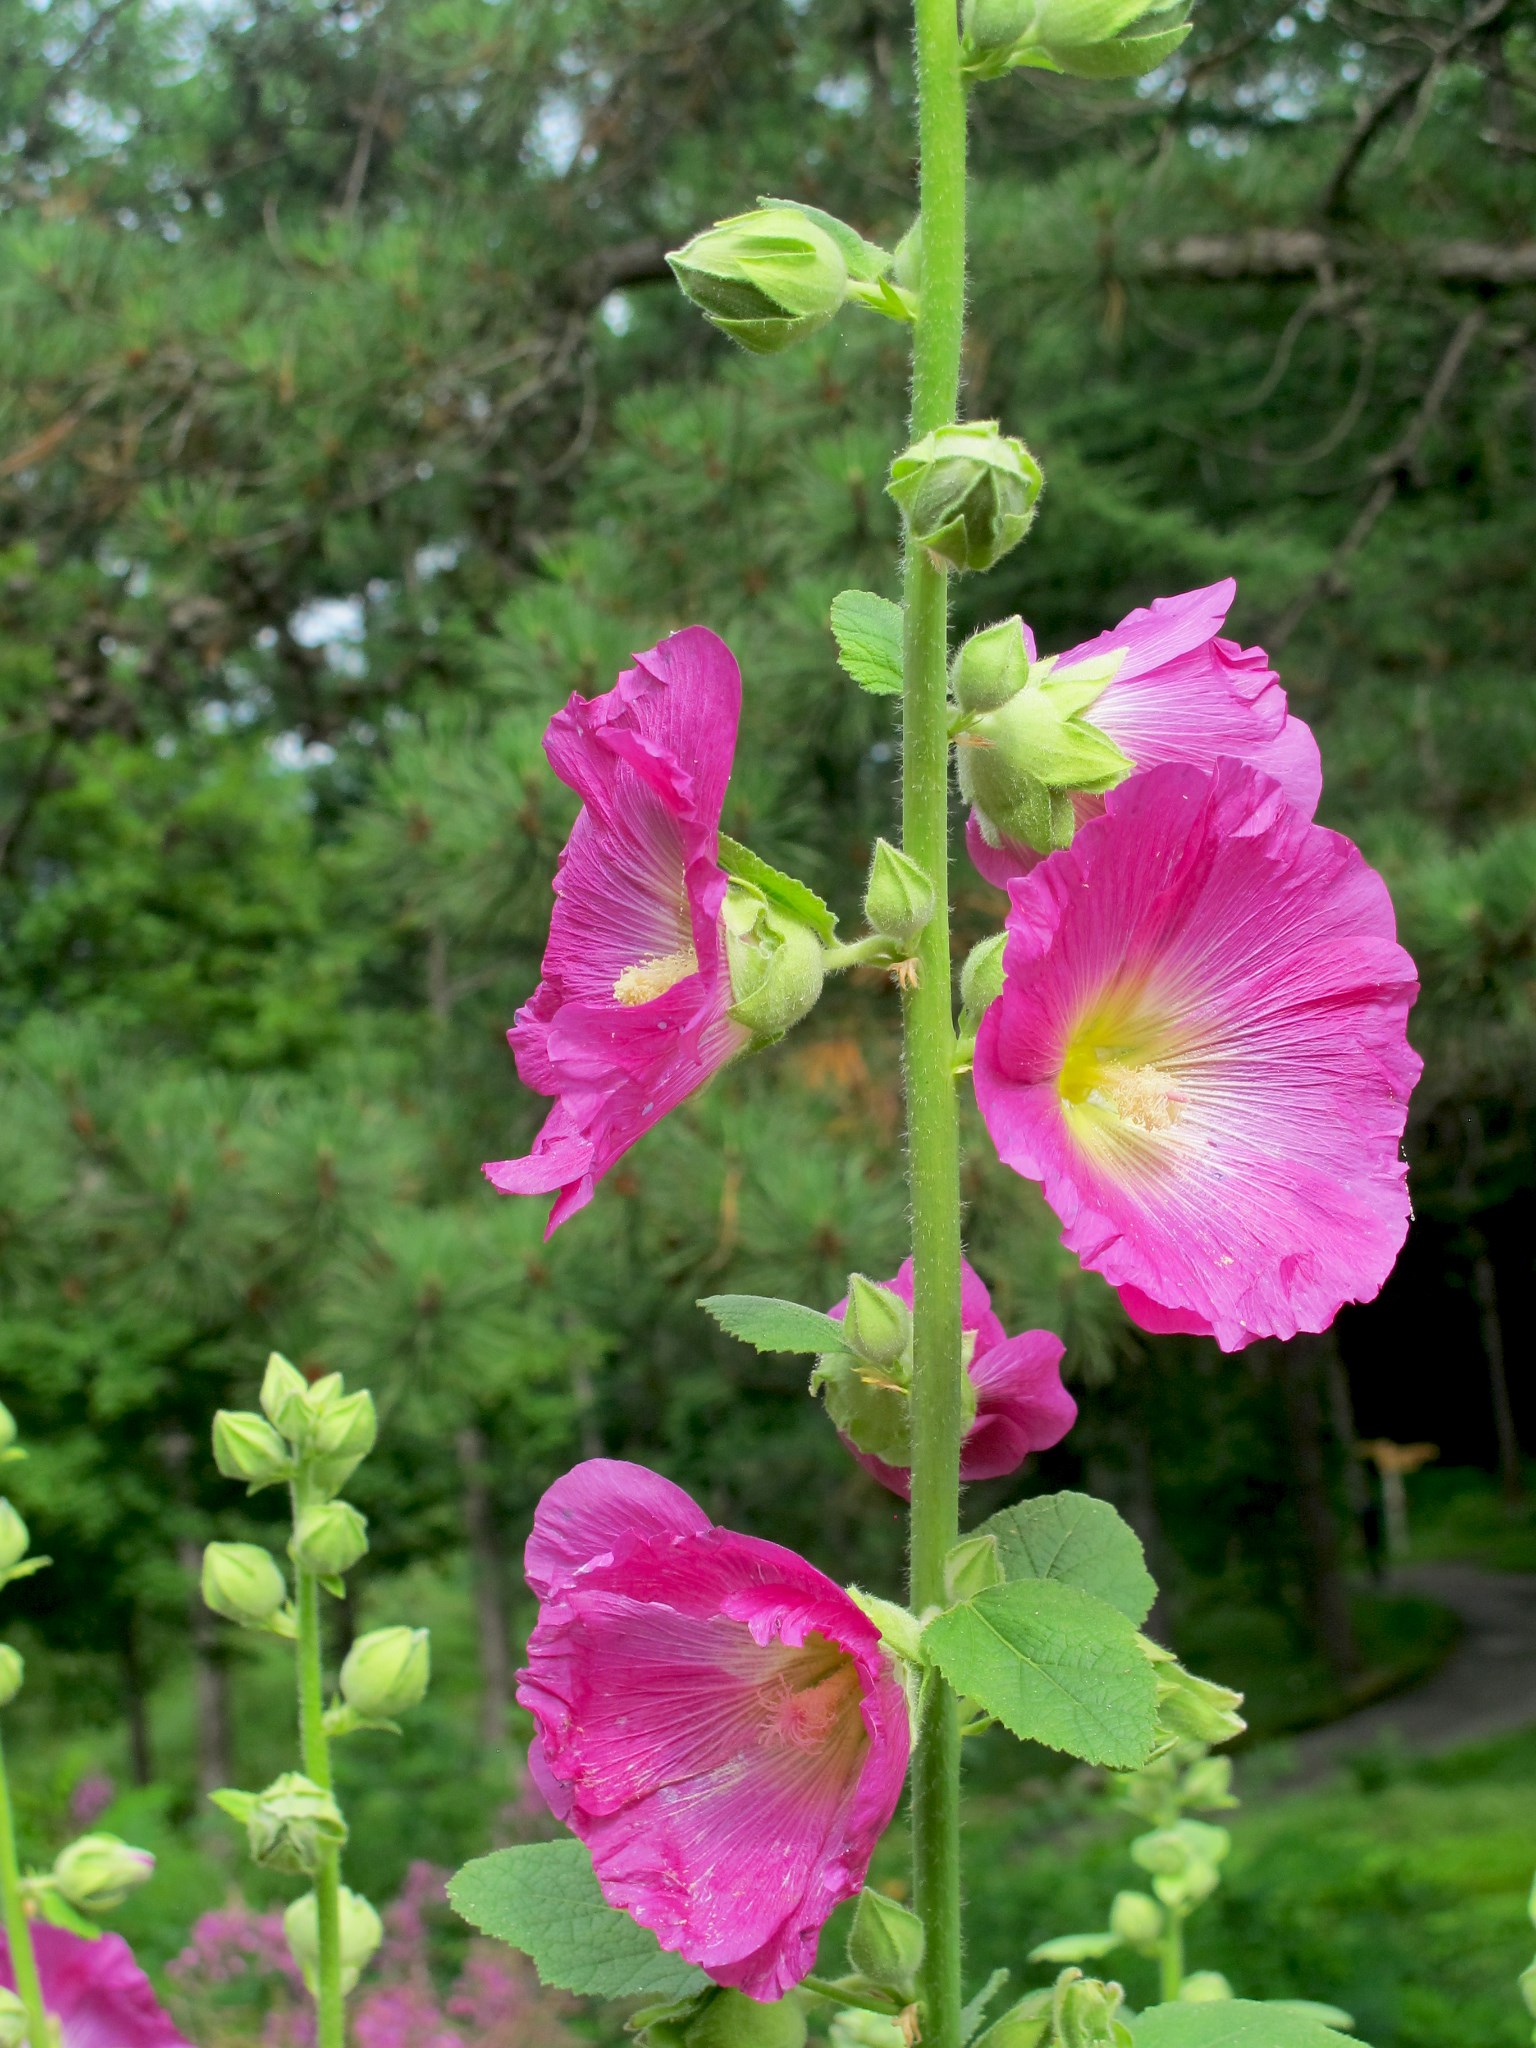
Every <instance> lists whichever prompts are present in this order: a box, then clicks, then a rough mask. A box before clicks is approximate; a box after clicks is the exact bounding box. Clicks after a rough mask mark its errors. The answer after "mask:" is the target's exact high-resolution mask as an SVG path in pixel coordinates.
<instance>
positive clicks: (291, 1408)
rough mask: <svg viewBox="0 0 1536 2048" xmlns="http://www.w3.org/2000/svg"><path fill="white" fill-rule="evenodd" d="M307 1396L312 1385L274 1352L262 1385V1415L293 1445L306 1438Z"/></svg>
mask: <svg viewBox="0 0 1536 2048" xmlns="http://www.w3.org/2000/svg"><path fill="white" fill-rule="evenodd" d="M308 1396H309V1382H308V1381H307V1380H306V1379H305V1377H304V1375H303V1374H302V1373H301V1372H296V1371H295V1370H294V1368H293V1367H292V1366H291V1365H290V1364H289V1363H288V1361H287V1359H286V1358H284V1357H283V1355H282V1353H281V1352H280V1351H274V1352H273V1353H272V1355H271V1357H270V1358H269V1359H268V1360H267V1370H266V1373H265V1375H264V1376H263V1378H262V1382H261V1406H262V1412H263V1413H264V1414H265V1415H266V1418H267V1420H268V1421H269V1422H270V1423H271V1424H272V1426H273V1428H274V1429H279V1430H281V1431H282V1433H283V1435H284V1436H285V1437H287V1439H288V1441H289V1442H290V1443H294V1442H296V1441H297V1440H298V1438H299V1437H300V1436H302V1435H303V1433H304V1430H305V1428H306V1426H307V1424H308V1419H309V1410H308Z"/></svg>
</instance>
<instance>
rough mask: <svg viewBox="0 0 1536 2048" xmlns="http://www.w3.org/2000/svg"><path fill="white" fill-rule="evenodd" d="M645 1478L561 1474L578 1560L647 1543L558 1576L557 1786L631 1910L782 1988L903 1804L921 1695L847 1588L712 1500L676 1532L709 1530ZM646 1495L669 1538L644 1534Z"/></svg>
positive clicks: (766, 1988) (772, 1990) (543, 1742)
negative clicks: (739, 1528) (907, 1687)
mask: <svg viewBox="0 0 1536 2048" xmlns="http://www.w3.org/2000/svg"><path fill="white" fill-rule="evenodd" d="M627 1469H631V1468H619V1467H611V1468H608V1469H607V1470H606V1471H602V1472H599V1473H597V1474H593V1475H589V1476H587V1477H583V1474H584V1473H585V1472H586V1470H587V1468H583V1467H578V1468H577V1472H576V1473H575V1474H572V1475H569V1476H568V1478H567V1479H566V1480H563V1481H561V1482H559V1484H560V1487H561V1488H564V1489H566V1490H567V1491H566V1495H565V1498H566V1499H567V1500H579V1501H580V1503H581V1506H580V1508H579V1510H578V1511H577V1512H576V1513H575V1514H573V1516H572V1519H571V1523H570V1524H569V1526H570V1527H571V1528H573V1529H574V1528H576V1527H578V1526H579V1527H580V1528H581V1531H582V1534H581V1537H580V1540H579V1541H578V1542H575V1543H573V1546H572V1550H573V1553H574V1551H576V1550H580V1549H582V1548H584V1547H585V1544H586V1542H587V1541H588V1540H589V1538H590V1539H594V1540H601V1541H604V1542H609V1541H610V1540H611V1539H612V1538H613V1536H614V1533H615V1524H616V1523H617V1524H618V1525H619V1527H621V1528H622V1529H623V1531H624V1532H625V1533H624V1534H622V1535H621V1536H620V1537H619V1540H618V1542H617V1543H616V1544H615V1546H614V1547H613V1548H612V1549H611V1550H610V1551H609V1552H608V1553H607V1554H606V1556H603V1557H597V1558H594V1559H592V1560H591V1561H589V1562H587V1563H586V1564H585V1566H584V1568H581V1569H578V1570H577V1571H576V1572H575V1573H574V1575H572V1576H569V1577H565V1578H564V1579H563V1581H562V1582H560V1583H559V1584H558V1585H557V1590H556V1591H555V1592H554V1594H553V1596H552V1597H550V1598H548V1599H546V1601H545V1603H544V1605H543V1607H542V1609H541V1612H540V1616H539V1622H538V1625H537V1627H536V1628H535V1630H534V1633H533V1636H532V1638H531V1640H530V1642H529V1646H528V1667H527V1669H526V1670H525V1671H523V1672H522V1673H520V1674H519V1683H518V1699H519V1701H520V1702H521V1703H522V1705H523V1706H524V1707H526V1708H527V1709H528V1711H529V1712H530V1713H531V1714H532V1715H533V1716H534V1719H535V1722H536V1724H537V1729H538V1733H537V1736H536V1739H535V1745H534V1751H535V1754H536V1756H537V1765H536V1768H537V1771H538V1776H539V1782H540V1784H541V1785H542V1786H544V1787H545V1788H546V1789H548V1788H550V1787H553V1788H554V1792H555V1795H556V1810H557V1811H558V1812H560V1814H561V1817H562V1818H564V1819H565V1820H566V1821H567V1822H568V1824H569V1825H570V1827H571V1828H572V1830H573V1831H574V1832H575V1833H576V1834H577V1835H578V1836H579V1837H580V1838H581V1840H582V1841H584V1842H585V1843H586V1844H587V1846H588V1848H589V1849H590V1850H591V1852H592V1860H593V1867H594V1869H595V1870H596V1872H597V1877H598V1882H599V1883H600V1885H601V1886H602V1890H603V1895H604V1897H605V1898H606V1899H607V1900H608V1901H609V1903H610V1904H611V1905H614V1906H617V1907H619V1908H621V1909H622V1910H624V1911H627V1912H629V1913H631V1914H632V1915H633V1917H634V1918H635V1919H636V1920H637V1921H638V1922H639V1923H640V1924H641V1925H642V1926H645V1927H649V1928H651V1929H652V1930H653V1931H654V1932H655V1934H656V1936H657V1938H658V1940H659V1941H660V1942H661V1944H662V1946H663V1947H664V1948H668V1949H671V1950H673V1951H675V1952H676V1953H678V1954H681V1955H683V1956H686V1957H687V1958H688V1960H689V1961H691V1962H695V1963H697V1964H699V1965H700V1966H701V1967H702V1968H703V1969H705V1970H706V1971H708V1973H709V1974H710V1975H711V1976H712V1977H713V1978H714V1979H715V1980H716V1981H717V1982H718V1983H722V1984H732V1985H735V1986H736V1987H737V1988H739V1989H740V1990H742V1991H744V1992H746V1993H747V1994H748V1996H750V1997H753V1998H758V1999H764V2000H768V1999H773V1998H777V1997H779V1996H780V1995H781V1994H782V1993H783V1992H784V1991H785V1990H787V1989H788V1988H789V1986H790V1985H791V1984H794V1983H796V1982H798V1981H799V1979H800V1978H801V1977H802V1976H804V1974H805V1973H806V1971H807V1970H808V1969H809V1968H810V1967H811V1964H812V1962H813V1960H814V1958H815V1950H816V1940H817V1936H818V1934H819V1932H820V1929H821V1927H822V1925H823V1924H824V1922H825V1921H826V1919H827V1916H828V1915H829V1914H830V1913H831V1912H832V1910H833V1908H834V1907H835V1906H836V1905H838V1904H839V1903H840V1901H842V1900H843V1899H845V1898H848V1897H851V1896H852V1895H853V1894H854V1893H855V1892H856V1891H857V1890H858V1889H859V1887H860V1885H861V1884H862V1882H863V1879H864V1874H865V1871H866V1870H867V1868H868V1864H869V1858H870V1854H871V1853H872V1851H873V1848H874V1844H875V1842H876V1840H877V1839H878V1837H879V1835H880V1833H881V1832H882V1830H883V1829H884V1828H885V1826H886V1825H887V1823H888V1822H889V1820H890V1817H891V1814H892V1813H893V1811H894V1810H895V1806H896V1801H897V1799H898V1798H899V1796H900V1792H901V1785H902V1781H903V1778H904V1776H905V1771H906V1762H907V1749H908V1732H907V1713H906V1702H905V1698H904V1695H903V1693H902V1690H901V1687H900V1685H899V1683H898V1682H897V1680H896V1678H895V1676H894V1674H893V1672H892V1670H891V1667H890V1664H889V1661H888V1660H887V1658H886V1656H885V1653H884V1652H883V1650H882V1648H881V1646H880V1640H879V1636H878V1633H877V1631H876V1630H875V1629H874V1627H873V1626H872V1624H871V1623H870V1622H869V1621H868V1620H866V1618H865V1617H864V1615H863V1614H862V1613H861V1612H860V1611H859V1609H858V1608H857V1607H855V1606H854V1604H853V1602H852V1601H851V1600H850V1599H849V1598H848V1596H847V1595H846V1594H845V1593H844V1592H843V1591H842V1590H841V1588H840V1587H838V1586H836V1585H834V1584H833V1583H832V1581H831V1580H830V1579H827V1578H825V1577H823V1575H822V1574H821V1573H820V1572H818V1571H816V1570H814V1569H813V1567H812V1566H810V1565H808V1564H807V1563H806V1562H805V1561H804V1559H802V1558H799V1557H797V1556H796V1555H795V1554H794V1553H793V1552H792V1551H787V1550H784V1549H782V1548H781V1547H780V1546H779V1545H777V1544H773V1543H764V1542H761V1541H759V1540H758V1539H756V1538H754V1537H750V1536H740V1535H736V1534H733V1533H732V1532H731V1531H729V1530H725V1529H716V1528H713V1527H712V1526H710V1525H709V1523H708V1522H707V1520H705V1518H704V1517H703V1516H702V1515H701V1514H700V1512H699V1510H698V1509H697V1508H694V1509H693V1511H692V1512H693V1516H694V1517H696V1518H697V1521H698V1523H699V1524H701V1525H702V1526H698V1527H695V1528H693V1529H691V1530H687V1531H683V1532H681V1533H669V1529H670V1528H672V1527H675V1525H676V1524H677V1523H680V1522H682V1521H684V1520H686V1519H688V1517H686V1516H685V1515H684V1513H683V1511H682V1509H681V1508H679V1506H678V1504H677V1501H676V1499H675V1498H674V1497H673V1496H674V1495H675V1492H676V1489H673V1488H670V1487H667V1485H666V1482H665V1481H658V1482H656V1486H657V1488H659V1489H664V1490H663V1491H651V1492H648V1493H642V1490H641V1489H639V1488H637V1487H633V1484H632V1482H630V1481H628V1480H627V1479H623V1478H621V1477H620V1476H618V1475H620V1474H622V1473H623V1472H624V1471H626V1470H627ZM573 1482H574V1489H573ZM626 1489H629V1492H628V1498H627V1502H626V1498H625V1490H626ZM637 1498H643V1499H644V1500H645V1502H646V1506H645V1507H643V1508H642V1509H641V1511H640V1514H639V1519H640V1520H643V1519H645V1518H646V1516H647V1515H654V1519H655V1521H656V1524H657V1526H656V1532H655V1533H652V1534H648V1535H644V1536H641V1537H639V1538H638V1539H634V1538H632V1535H631V1534H630V1533H629V1532H632V1531H633V1529H634V1527H635V1526H636V1518H635V1517H634V1516H633V1515H631V1514H630V1513H629V1512H628V1510H629V1509H630V1508H632V1507H633V1505H634V1501H635V1500H636V1499H637ZM683 1498H684V1500H686V1496H684V1497H683ZM689 1506H691V1503H689ZM552 1519H554V1518H553V1517H546V1516H545V1514H544V1509H543V1507H542V1506H541V1508H540V1521H541V1522H544V1523H545V1524H546V1525H547V1524H548V1523H549V1521H551V1520H552ZM663 1524H665V1525H666V1526H663ZM536 1526H537V1525H536ZM541 1575H542V1573H541ZM532 1577H533V1575H532V1573H531V1574H530V1580H532ZM530 1761H533V1759H532V1757H531V1758H530Z"/></svg>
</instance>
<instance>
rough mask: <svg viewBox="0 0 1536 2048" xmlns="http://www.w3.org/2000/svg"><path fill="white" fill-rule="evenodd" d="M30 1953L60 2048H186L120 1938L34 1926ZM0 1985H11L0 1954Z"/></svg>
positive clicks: (11, 1987) (7, 1958)
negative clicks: (54, 2024)
mask: <svg viewBox="0 0 1536 2048" xmlns="http://www.w3.org/2000/svg"><path fill="white" fill-rule="evenodd" d="M32 1952H33V1954H34V1955H35V1956H36V1958H37V1974H38V1977H39V1978H40V1980H41V1982H42V1987H43V2004H44V2006H45V2008H46V2009H47V2012H48V2016H49V2018H50V2019H53V2020H55V2021H57V2023H58V2027H59V2037H60V2044H61V2048H191V2044H190V2043H189V2042H188V2040H187V2038H186V2036H185V2035H184V2034H179V2033H177V2031H176V2029H175V2027H173V2026H172V2025H171V2022H170V2019H169V2017H168V2016H167V2015H166V2013H165V2012H163V2011H162V2010H161V2007H160V2004H159V2002H158V2000H157V1999H156V1997H155V1994H154V1992H153V1991H152V1990H151V1989H150V1984H149V1979H148V1978H147V1977H146V1976H145V1974H144V1972H143V1971H142V1970H141V1969H140V1968H139V1966H138V1964H137V1963H136V1962H135V1961H134V1959H133V1950H132V1949H131V1948H129V1946H128V1944H127V1942H126V1941H124V1940H123V1938H122V1936H121V1935H119V1934H99V1935H97V1936H96V1937H95V1938H94V1939H92V1938H90V1937H89V1936H87V1935H83V1934H71V1933H70V1932H69V1930H68V1929H67V1928H64V1927H52V1926H49V1925H48V1924H47V1922H45V1921H35V1922H34V1923H33V1926H32ZM0 1983H3V1984H4V1985H5V1987H6V1989H7V1990H14V1989H15V1986H16V1978H15V1974H14V1972H13V1971H12V1969H11V1959H10V1955H9V1952H5V1953H4V1954H0Z"/></svg>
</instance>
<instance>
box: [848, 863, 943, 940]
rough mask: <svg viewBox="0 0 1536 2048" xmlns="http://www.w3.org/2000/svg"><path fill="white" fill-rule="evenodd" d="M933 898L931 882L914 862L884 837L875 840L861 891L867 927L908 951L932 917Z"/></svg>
mask: <svg viewBox="0 0 1536 2048" xmlns="http://www.w3.org/2000/svg"><path fill="white" fill-rule="evenodd" d="M934 901H935V898H934V888H933V884H932V882H930V881H929V879H928V877H927V876H926V875H925V874H924V873H923V870H922V869H921V868H920V867H919V866H918V864H917V862H916V861H915V860H909V859H908V858H907V856H906V854H904V853H902V852H900V851H899V850H898V849H897V848H896V847H894V846H892V845H891V844H890V842H889V841H888V840H885V839H877V840H876V841H875V857H874V860H873V862H872V863H871V864H870V870H869V884H868V887H867V888H866V889H865V891H864V916H865V918H866V919H867V921H868V923H869V928H870V930H871V931H874V932H880V933H882V934H883V935H884V936H885V937H886V938H888V939H894V940H895V942H896V944H897V945H898V946H900V947H901V949H902V951H903V952H908V951H910V949H911V948H912V946H913V945H915V943H916V941H917V937H918V934H919V933H920V932H921V931H922V929H923V927H924V926H925V925H926V924H927V923H928V921H929V919H930V918H931V917H932V916H933V906H934Z"/></svg>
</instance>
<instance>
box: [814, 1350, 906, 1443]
mask: <svg viewBox="0 0 1536 2048" xmlns="http://www.w3.org/2000/svg"><path fill="white" fill-rule="evenodd" d="M811 1392H812V1393H813V1394H820V1396H821V1398H822V1400H823V1402H824V1403H825V1405H826V1410H827V1414H828V1415H829V1417H830V1418H831V1420H832V1425H833V1427H834V1428H835V1429H836V1430H837V1432H838V1434H839V1435H840V1436H844V1437H846V1438H847V1439H848V1441H849V1442H850V1443H851V1444H852V1445H853V1446H854V1447H855V1449H857V1450H860V1451H863V1452H864V1453H865V1455H866V1456H867V1457H871V1458H880V1459H882V1460H883V1461H884V1463H885V1464H887V1465H897V1466H901V1467H903V1468H905V1467H906V1466H908V1465H910V1464H911V1462H912V1397H911V1393H910V1390H909V1385H908V1376H907V1374H906V1372H905V1370H904V1368H903V1367H902V1366H901V1365H900V1364H899V1363H898V1364H895V1365H888V1366H875V1365H866V1364H865V1362H864V1361H863V1359H861V1358H855V1357H854V1356H853V1354H852V1353H851V1352H848V1351H828V1352H826V1353H824V1354H823V1356H822V1357H820V1358H818V1359H817V1361H816V1369H815V1371H814V1372H813V1373H812V1374H811Z"/></svg>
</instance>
